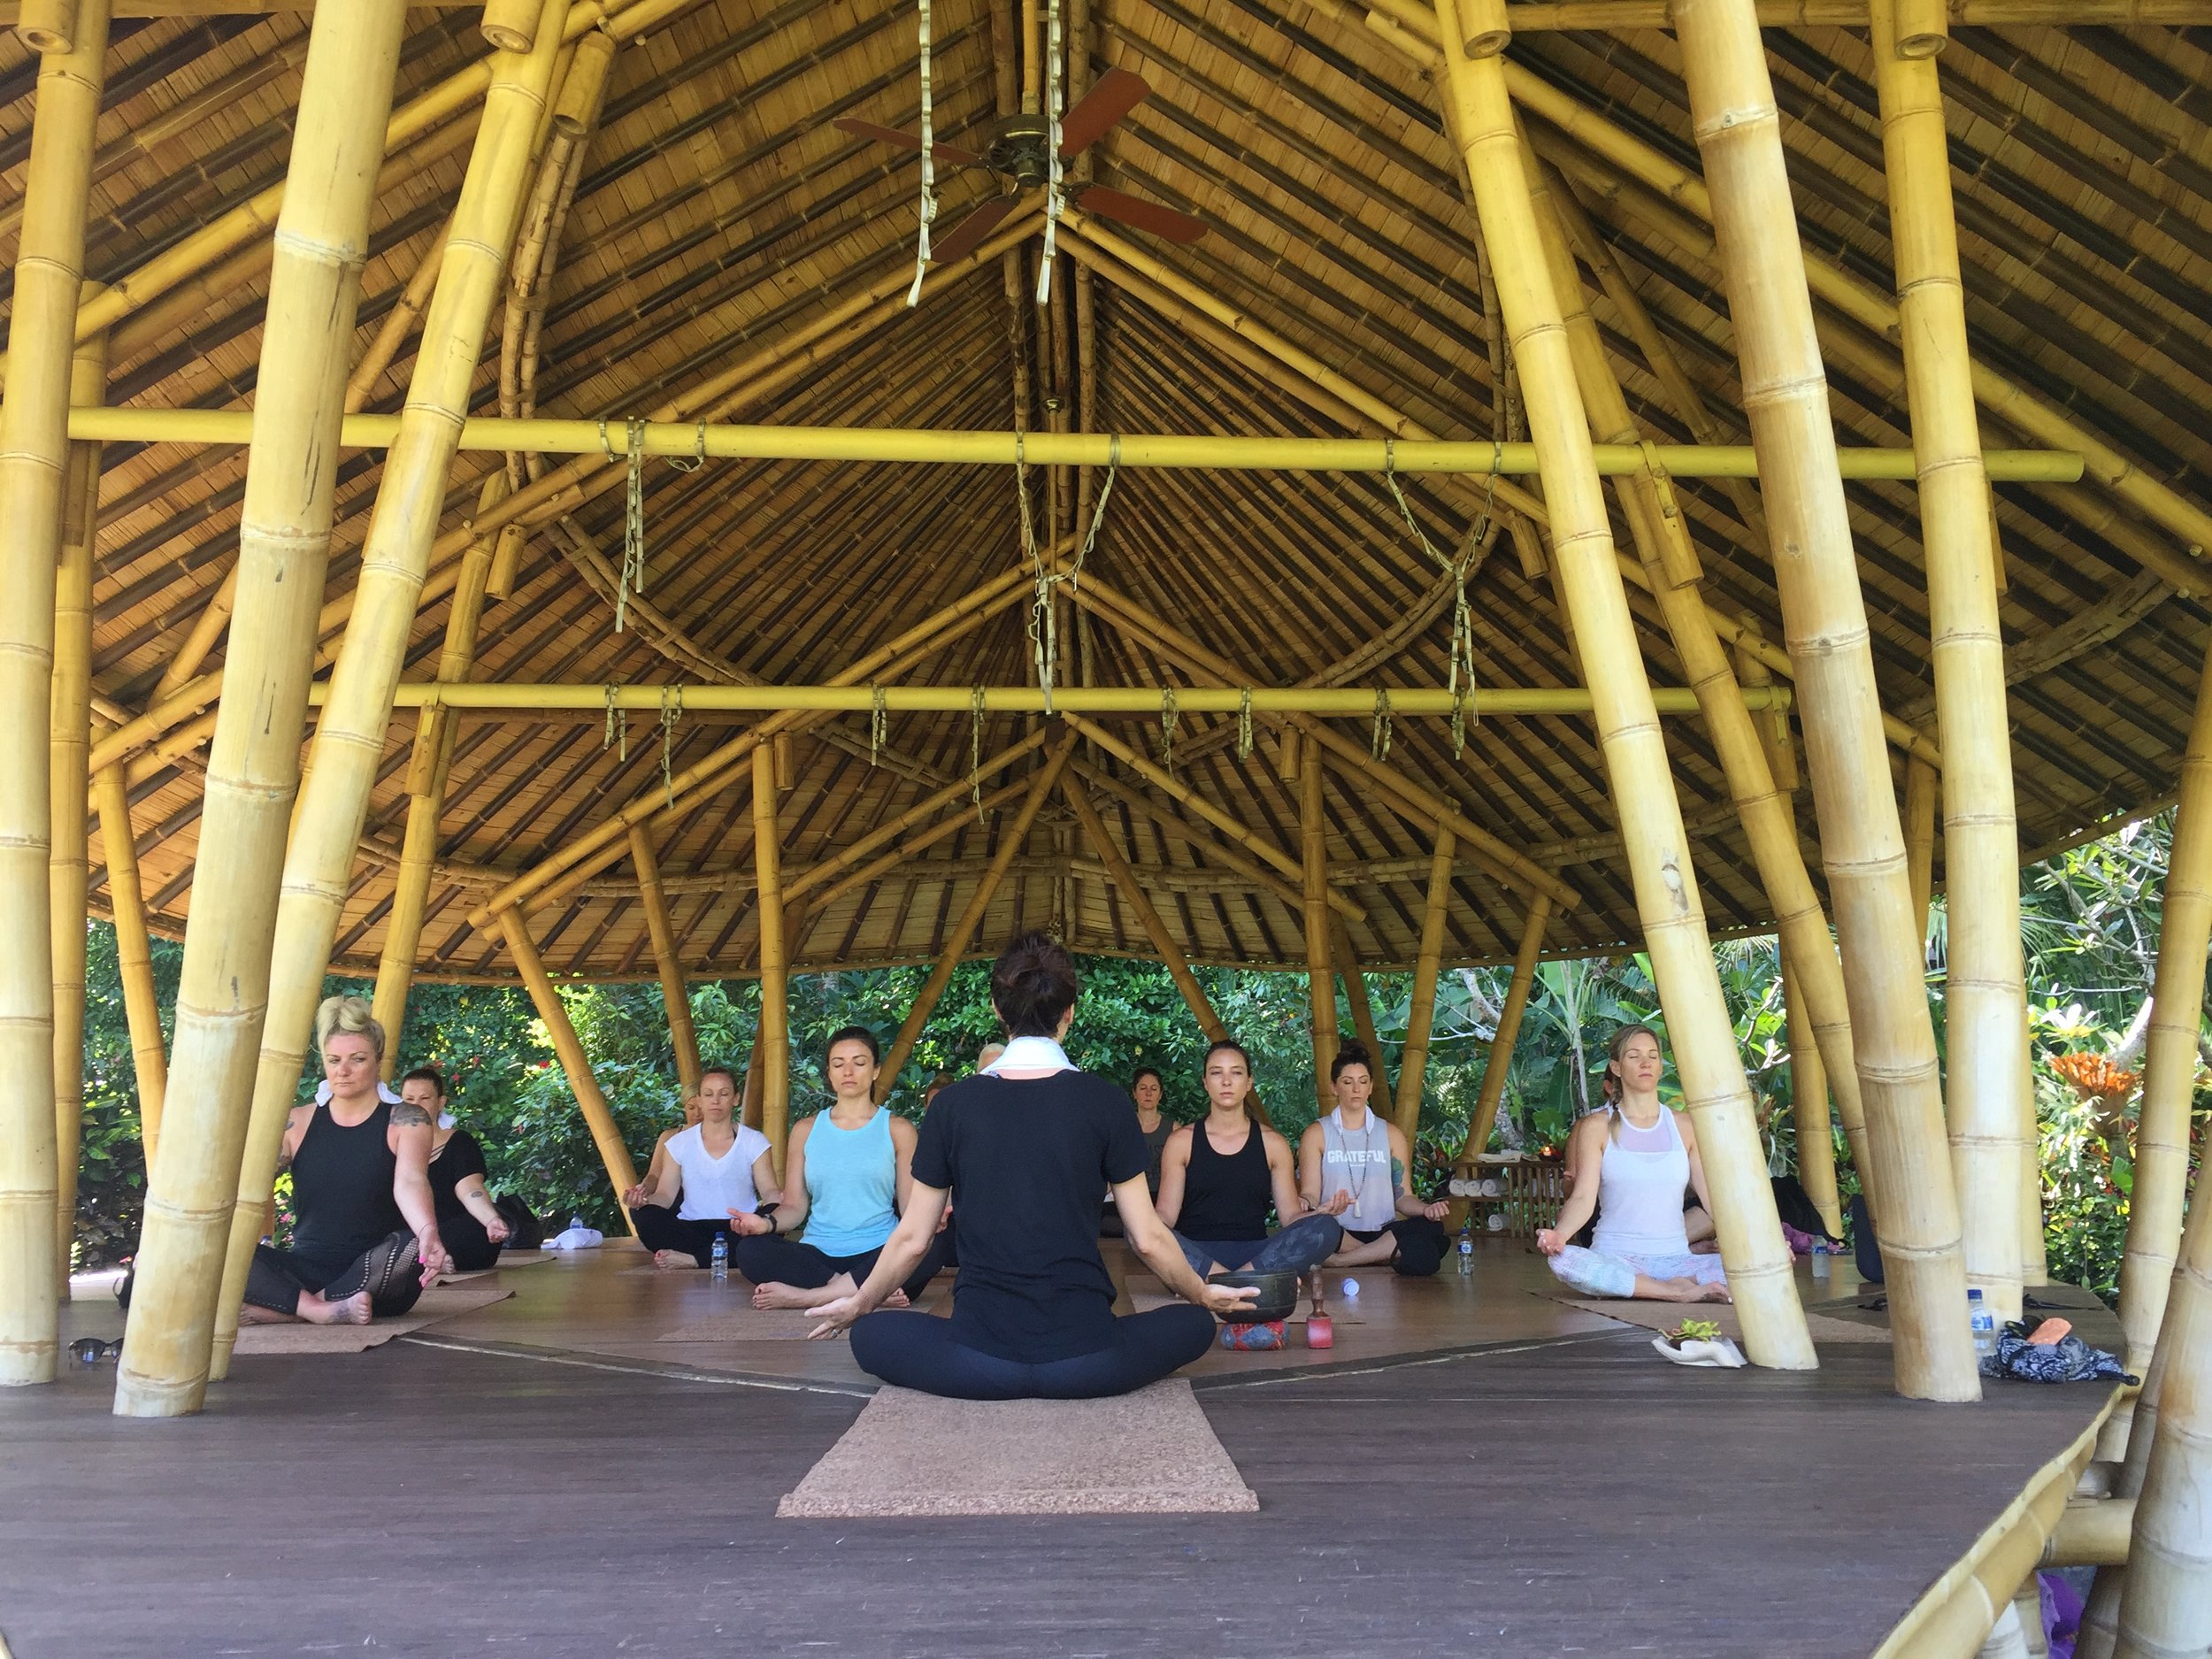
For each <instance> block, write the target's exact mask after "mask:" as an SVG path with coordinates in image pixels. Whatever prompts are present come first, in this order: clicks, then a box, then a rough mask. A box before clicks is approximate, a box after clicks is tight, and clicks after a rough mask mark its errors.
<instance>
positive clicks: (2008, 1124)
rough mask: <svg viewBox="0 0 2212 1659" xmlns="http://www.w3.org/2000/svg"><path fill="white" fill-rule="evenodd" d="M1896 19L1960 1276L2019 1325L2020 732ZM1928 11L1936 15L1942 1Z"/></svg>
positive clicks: (1949, 264)
mask: <svg viewBox="0 0 2212 1659" xmlns="http://www.w3.org/2000/svg"><path fill="white" fill-rule="evenodd" d="M1904 4H1911V0H1904ZM1921 9H1922V10H1928V9H1930V8H1926V7H1923V8H1921ZM1901 10H1902V7H1901V4H1900V0H1873V4H1872V6H1871V8H1870V12H1869V17H1870V21H1871V23H1872V25H1873V47H1874V70H1875V86H1876V88H1877V89H1878V93H1879V96H1880V99H1881V115H1882V155H1883V160H1884V163H1885V165H1886V170H1887V173H1888V176H1889V199H1890V239H1891V243H1892V246H1893V250H1894V257H1895V260H1896V265H1897V311H1898V315H1899V317H1900V318H1901V319H1902V320H1903V325H1904V326H1903V327H1902V328H1901V330H1900V334H1901V342H1902V346H1903V350H1904V356H1905V395H1906V401H1907V403H1908V406H1909V409H1910V411H1911V416H1912V442H1913V458H1914V465H1915V470H1916V473H1917V475H1918V478H1919V484H1920V488H1919V499H1920V543H1921V549H1922V553H1923V558H1924V564H1925V565H1926V567H1927V572H1928V617H1929V626H1930V632H1931V634H1932V647H1933V649H1932V659H1933V664H1934V669H1935V687H1936V721H1937V732H1938V735H1939V740H1940V741H1941V742H1942V745H1943V756H1944V767H1943V835H1944V845H1945V847H1946V849H1947V852H1948V854H1949V857H1950V864H1949V870H1950V879H1949V880H1948V881H1947V882H1946V883H1945V893H1946V895H1947V900H1948V903H1947V908H1946V916H1947V920H1948V927H1947V934H1946V938H1947V948H1946V949H1945V953H1944V955H1945V961H1946V964H1947V972H1946V974H1945V987H1946V988H1945V992H1944V998H1945V1002H1944V1006H1945V1018H1944V1029H1945V1033H1946V1041H1945V1058H1946V1061H1947V1066H1946V1071H1947V1079H1946V1091H1945V1092H1946V1094H1947V1097H1948V1102H1949V1107H1950V1123H1951V1164H1952V1171H1953V1175H1954V1177H1955V1180H1956V1182H1957V1186H1958V1202H1959V1223H1960V1227H1961V1230H1962V1233H1963V1235H1964V1240H1965V1246H1966V1279H1967V1282H1968V1283H1969V1284H1970V1285H1975V1286H1980V1288H1981V1293H1982V1295H1983V1297H1984V1298H1985V1300H1986V1301H1988V1302H1990V1303H1991V1304H1992V1305H1993V1308H1994V1309H1995V1310H1996V1316H1997V1318H1998V1319H1999V1321H2000V1322H2002V1321H2004V1320H2007V1319H2016V1318H2018V1317H2020V1288H2021V1286H2020V1237H2021V1233H2020V1192H2021V1189H2020V1160H2021V1158H2022V1156H2024V1148H2023V1147H2022V1145H2021V1134H2020V1131H2021V1121H2022V1120H2021V1110H2020V1077H2021V1069H2020V1045H2021V1044H2022V1043H2023V1042H2024V1041H2025V1040H2026V1035H2027V1033H2026V1028H2025V1026H2024V1025H2023V1023H2022V1022H2023V1018H2024V1010H2025V1009H2026V1006H2027V1003H2026V995H2027V993H2026V987H2025V984H2024V980H2023V977H2022V973H2023V970H2022V964H2021V959H2020V834H2019V828H2018V826H2017V824H2016V821H2015V818H2014V811H2013V796H2012V728H2011V723H2010V720H2009V718H2008V713H2007V710H2006V706H2005V651H2004V636H2003V634H2001V632H2000V629H1999V626H1998V618H1997V562H1996V557H1995V549H1994V547H1993V543H1992V540H1991V526H1992V525H1993V523H1994V522H1995V519H1994V512H1995V508H1994V505H1993V503H1992V502H1991V500H1990V495H1989V480H1988V479H1987V477H1986V476H1985V473H1984V472H1983V469H1982V447H1981V426H1980V422H1979V419H1978V415H1977V413H1976V411H1975V407H1974V384H1973V380H1972V378H1971V363H1970V351H1969V347H1968V344H1967V338H1966V297H1965V289H1964V288H1963V286H1962V283H1961V280H1960V277H1959V250H1958V227H1957V226H1956V224H1955V222H1954V220H1953V219H1952V208H1951V157H1950V150H1949V139H1948V137H1947V134H1946V133H1945V130H1944V123H1943V88H1942V82H1941V80H1940V77H1939V73H1938V72H1937V69H1936V62H1935V58H1933V57H1932V56H1931V55H1929V53H1928V52H1927V51H1926V50H1921V51H1918V52H1916V53H1915V54H1914V55H1911V56H1908V55H1906V54H1907V52H1908V51H1909V50H1911V42H1904V43H1902V44H1901V27H1900V15H1901ZM1933 10H1934V12H1935V14H1936V15H1937V17H1938V18H1940V16H1941V8H1940V6H1937V7H1935V8H1933ZM1920 43H1921V44H1922V45H1924V42H1920Z"/></svg>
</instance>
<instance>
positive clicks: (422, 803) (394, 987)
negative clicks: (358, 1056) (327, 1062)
mask: <svg viewBox="0 0 2212 1659" xmlns="http://www.w3.org/2000/svg"><path fill="white" fill-rule="evenodd" d="M492 476H493V478H495V479H496V478H499V477H501V474H499V473H494V474H493V475H492ZM490 490H491V485H490V482H489V481H487V483H486V485H485V489H484V492H483V496H480V501H482V500H483V499H484V497H486V496H490ZM491 499H494V500H495V499H496V497H491ZM495 545H496V538H495V537H492V536H479V537H477V538H476V539H475V540H474V541H471V542H470V543H469V548H468V551H467V552H466V553H465V554H463V555H462V556H461V575H460V580H459V581H458V582H457V584H456V585H455V587H454V590H453V600H452V603H451V604H450V605H449V607H448V608H447V611H446V623H445V645H444V649H442V650H441V651H440V652H439V655H438V678H439V680H442V681H445V682H448V683H450V682H453V681H456V680H466V679H467V678H468V677H469V671H470V670H471V668H472V667H473V666H474V664H475V662H476V632H477V625H478V623H479V622H480V620H481V618H482V617H483V612H484V593H485V589H486V588H487V586H488V584H489V582H490V580H491V570H492V556H493V551H494V549H495ZM454 734H455V726H454V721H453V717H452V713H451V711H450V710H447V709H443V708H431V709H425V710H423V711H422V712H421V713H420V714H419V716H417V717H416V721H415V746H414V752H413V753H412V754H411V756H410V757H408V764H407V827H406V830H405V832H404V833H403V835H402V836H401V838H400V851H399V869H398V872H396V875H395V877H394V879H393V882H392V908H391V912H390V914H389V915H388V916H387V917H386V918H385V921H384V949H383V951H382V953H381V954H380V956H378V958H377V964H376V994H375V1008H376V1018H377V1019H378V1020H379V1022H380V1023H381V1024H382V1025H383V1027H384V1029H385V1031H386V1033H388V1036H389V1038H390V1041H388V1042H387V1043H386V1045H385V1049H384V1075H385V1078H386V1079H390V1078H391V1076H392V1073H393V1071H394V1070H395V1069H396V1067H397V1065H398V1064H399V1056H400V1052H401V1043H400V1033H401V1031H402V1029H403V1027H404V1025H406V1022H407V994H408V991H409V989H410V988H411V987H412V985H413V983H414V977H415V953H416V951H417V949H418V948H419V946H420V945H421V943H422V923H423V913H424V911H425V910H426V909H427V908H428V905H429V902H430V878H431V872H432V870H433V868H434V865H435V864H436V862H437V857H438V820H439V818H441V817H442V816H443V815H444V812H445V785H446V774H447V772H448V770H449V768H450V767H451V765H452V764H453V740H454Z"/></svg>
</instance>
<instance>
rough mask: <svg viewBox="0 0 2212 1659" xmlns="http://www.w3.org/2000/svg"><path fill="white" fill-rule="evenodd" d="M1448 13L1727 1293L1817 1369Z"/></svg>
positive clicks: (1623, 628) (1637, 666)
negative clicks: (1716, 1231) (1694, 1130)
mask: <svg viewBox="0 0 2212 1659" xmlns="http://www.w3.org/2000/svg"><path fill="white" fill-rule="evenodd" d="M1437 17H1438V21H1439V25H1440V28H1441V31H1442V35H1443V52H1444V67H1445V73H1446V81H1447V84H1448V88H1449V93H1450V96H1451V99H1452V104H1453V108H1454V111H1455V115H1456V118H1457V126H1458V141H1459V142H1460V143H1461V144H1463V146H1464V159H1465V163H1466V166H1467V171H1468V175H1469V178H1470V180H1471V183H1472V184H1473V187H1474V195H1475V202H1476V211H1477V214H1478V217H1479V219H1480V222H1481V226H1482V232H1483V235H1484V237H1485V239H1486V245H1487V247H1488V248H1489V250H1490V255H1491V261H1492V265H1493V267H1494V271H1495V273H1496V276H1497V287H1498V296H1499V302H1500V305H1501V308H1502V311H1503V313H1504V318H1505V325H1506V329H1507V333H1508V334H1509V336H1510V337H1511V339H1512V342H1513V347H1514V352H1515V355H1516V357H1517V360H1518V362H1519V364H1520V365H1521V372H1522V390H1523V393H1524V395H1525V397H1526V400H1527V410H1528V417H1529V429H1530V434H1531V436H1532V438H1533V439H1534V440H1535V442H1536V447H1537V453H1538V457H1539V459H1540V472H1541V476H1542V479H1543V484H1544V504H1545V506H1546V508H1547V509H1548V511H1549V513H1550V516H1551V529H1552V553H1553V563H1554V565H1555V575H1556V578H1557V580H1558V581H1559V585H1560V588H1561V590H1562V592H1563V594H1564V595H1565V597H1566V601H1567V605H1568V609H1569V612H1570V614H1571V617H1572V618H1573V622H1574V638H1575V644H1576V647H1577V649H1578V653H1579V655H1580V657H1581V663H1582V673H1583V679H1584V680H1585V681H1586V684H1587V685H1588V686H1589V687H1590V692H1591V695H1592V696H1593V698H1594V700H1595V705H1596V707H1595V712H1596V717H1597V727H1598V733H1599V740H1600V743H1601V747H1602V748H1603V749H1604V752H1605V757H1606V769H1607V772H1608V773H1609V776H1610V778H1611V781H1612V786H1613V796H1614V800H1615V802H1616V803H1617V813H1618V817H1619V819H1620V826H1621V832H1622V840H1623V842H1624V847H1625V849H1626V851H1627V856H1628V863H1629V868H1630V873H1631V875H1632V879H1633V882H1634V887H1635V892H1636V899H1637V910H1638V911H1639V913H1640V917H1641V918H1642V922H1643V928H1644V940H1645V946H1646V949H1647V951H1648V952H1649V955H1650V958H1651V964H1652V971H1653V978H1654V979H1655V980H1656V981H1657V983H1658V987H1659V994H1660V1001H1661V1003H1662V1005H1663V1007H1664V1008H1665V1010H1666V1013H1667V1029H1668V1033H1669V1035H1670V1037H1671V1039H1672V1042H1673V1047H1674V1059H1675V1069H1676V1072H1677V1075H1678V1077H1679V1078H1680V1079H1681V1084H1682V1092H1683V1094H1684V1097H1685V1099H1686V1102H1688V1104H1689V1108H1690V1110H1691V1112H1692V1113H1693V1115H1694V1119H1695V1121H1696V1124H1697V1129H1698V1145H1699V1150H1700V1153H1701V1156H1702V1159H1703V1163H1704V1166H1705V1173H1706V1179H1707V1182H1708V1184H1709V1187H1710V1188H1711V1190H1712V1193H1713V1201H1714V1220H1715V1222H1716V1224H1717V1226H1718V1229H1719V1235H1720V1248H1721V1257H1722V1260H1723V1261H1724V1263H1726V1265H1727V1270H1728V1282H1729V1289H1730V1291H1731V1294H1732V1295H1733V1297H1734V1299H1735V1303H1736V1307H1737V1310H1738V1312H1739V1314H1740V1317H1741V1318H1742V1320H1743V1329H1744V1343H1745V1348H1746V1350H1747V1353H1748V1355H1749V1356H1750V1357H1751V1359H1752V1360H1753V1361H1754V1362H1755V1363H1758V1364H1762V1365H1768V1366H1775V1367H1780V1368H1785V1369H1791V1370H1803V1369H1809V1368H1810V1367H1811V1366H1813V1365H1814V1364H1816V1359H1815V1357H1814V1354H1813V1345H1812V1340H1811V1338H1810V1337H1809V1334H1808V1333H1807V1331H1806V1325H1805V1316H1804V1311H1803V1310H1802V1309H1801V1308H1800V1307H1799V1305H1798V1301H1797V1291H1796V1287H1795V1286H1794V1284H1793V1281H1792V1279H1791V1263H1790V1256H1789V1250H1788V1247H1787V1246H1786V1244H1785V1243H1784V1242H1783V1240H1782V1226H1781V1222H1780V1220H1779V1219H1778V1217H1777V1216H1776V1214H1775V1210H1774V1194H1773V1189H1772V1188H1771V1187H1770V1186H1769V1185H1768V1181H1767V1172H1766V1156H1765V1152H1764V1149H1763V1147H1762V1146H1761V1144H1760V1140H1759V1131H1758V1125H1757V1124H1756V1122H1755V1120H1754V1118H1753V1116H1752V1107H1751V1089H1750V1085H1749V1083H1748V1082H1747V1080H1746V1079H1745V1077H1744V1071H1743V1062H1742V1060H1741V1058H1740V1056H1739V1055H1738V1054H1737V1051H1736V1046H1735V1033H1734V1030H1733V1028H1732V1025H1731V1024H1730V1021H1729V1018H1728V1010H1727V1007H1726V1004H1725V1003H1724V1001H1723V1000H1722V996H1721V988H1720V977H1719V975H1718V973H1717V972H1716V970H1715V968H1714V965H1713V953H1712V943H1711V941H1710V939H1709V937H1708V936H1707V933H1706V930H1705V918H1704V914H1703V911H1702V910H1701V906H1700V904H1699V902H1698V898H1697V889H1696V878H1695V876H1694V872H1692V869H1691V865H1690V855H1689V847H1688V841H1687V837H1686V835H1685V834H1684V833H1683V829H1682V812H1681V808H1680V806H1679V804H1678V803H1677V801H1676V799H1675V794H1674V780H1673V778H1672V775H1671V772H1670V771H1669V768H1668V763H1667V756H1666V749H1665V746H1664V744H1663V741H1662V740H1661V737H1660V733H1659V716H1658V710H1657V709H1656V708H1655V705H1654V703H1653V702H1652V695H1651V687H1650V684H1649V682H1648V681H1647V680H1646V679H1645V677H1644V673H1643V659H1642V653H1641V652H1640V649H1638V646H1637V643H1636V633H1635V625H1634V623H1633V621H1632V619H1631V617H1630V614H1629V609H1628V597H1627V595H1626V593H1625V591H1624V589H1623V588H1622V585H1621V576H1620V570H1619V566H1618V565H1617V560H1616V556H1615V553H1614V549H1613V536H1612V531H1611V529H1610V527H1609V524H1608V522H1607V518H1606V511H1605V500H1604V496H1603V494H1602V492H1601V488H1600V485H1599V481H1598V474H1597V467H1596V463H1595V457H1594V455H1593V453H1592V449H1591V440H1590V428H1589V422H1588V419H1587V417H1586V414H1585V411H1584V410H1583V406H1582V400H1581V398H1580V397H1579V396H1578V395H1577V393H1576V390H1575V372H1574V365H1573V363H1572V361H1571V355H1570V350H1569V347H1568V343H1567V340H1566V336H1565V332H1564V327H1563V319H1562V317H1561V314H1560V310H1559V302H1558V300H1557V298H1556V296H1555V295H1554V293H1553V290H1552V283H1551V279H1550V273H1549V272H1548V270H1547V268H1546V265H1545V259H1544V251H1543V244H1542V241H1541V238H1540V232H1539V229H1538V227H1537V223H1536V214H1535V209H1534V204H1533V203H1532V199H1531V196H1530V192H1529V180H1528V176H1527V173H1525V170H1524V168H1523V165H1522V158H1521V144H1520V139H1519V137H1518V135H1517V133H1516V132H1515V130H1514V125H1513V111H1512V106H1511V105H1510V104H1509V102H1508V100H1507V96H1506V85H1505V75H1504V70H1503V65H1502V61H1501V60H1500V59H1499V58H1469V57H1467V56H1466V54H1465V51H1464V50H1463V44H1462V42H1463V35H1461V33H1460V29H1459V26H1458V23H1457V20H1456V18H1455V4H1454V0H1440V4H1439V5H1438V7H1437Z"/></svg>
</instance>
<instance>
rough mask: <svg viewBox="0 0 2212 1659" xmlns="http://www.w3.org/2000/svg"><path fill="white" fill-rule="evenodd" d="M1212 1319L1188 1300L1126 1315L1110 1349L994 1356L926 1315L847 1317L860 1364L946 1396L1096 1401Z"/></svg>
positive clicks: (1172, 1352)
mask: <svg viewBox="0 0 2212 1659" xmlns="http://www.w3.org/2000/svg"><path fill="white" fill-rule="evenodd" d="M1213 1340H1214V1318H1213V1315H1211V1314H1210V1313H1208V1312H1207V1311H1206V1310H1204V1309H1203V1308H1194V1307H1192V1306H1191V1305H1190V1304H1189V1303H1188V1302H1178V1303H1176V1304H1175V1305H1174V1306H1172V1307H1167V1308H1155V1309H1153V1310H1150V1311H1149V1312H1147V1313H1131V1314H1125V1315H1123V1316H1122V1317H1119V1318H1118V1319H1116V1320H1115V1321H1114V1340H1113V1344H1112V1346H1111V1347H1109V1348H1101V1349H1099V1350H1098V1352H1096V1353H1094V1354H1079V1355H1078V1356H1075V1357H1074V1358H1073V1359H1049V1360H1039V1361H1035V1362H1029V1361H1024V1360H1013V1359H1001V1358H1000V1357H999V1356H997V1355H995V1354H986V1353H984V1352H983V1351H982V1350H981V1349H980V1348H971V1347H969V1346H968V1345H967V1344H966V1343H964V1342H963V1341H962V1340H960V1338H959V1336H958V1335H957V1334H956V1333H955V1331H954V1330H953V1325H952V1321H951V1320H949V1319H941V1318H939V1317H937V1316H936V1315H935V1314H933V1313H910V1312H894V1313H871V1314H867V1315H864V1316H863V1317H861V1318H858V1319H856V1320H855V1321H854V1322H853V1331H852V1341H853V1358H854V1359H856V1360H857V1361H858V1362H859V1363H860V1368H861V1370H863V1371H866V1372H868V1373H869V1375H871V1376H872V1377H879V1378H881V1379H883V1380H884V1381H885V1382H887V1383H895V1384H897V1385H898V1386H900V1387H902V1388H916V1389H919V1390H920V1391H921V1392H922V1393H924V1394H942V1395H944V1396H945V1397H946V1398H947V1399H950V1400H1096V1399H1101V1398H1103V1397H1104V1396H1106V1395H1109V1394H1131V1393H1133V1392H1134V1391H1135V1390H1137V1389H1139V1388H1141V1387H1143V1386H1145V1385H1146V1384H1147V1383H1156V1382H1157V1381H1159V1380H1160V1379H1161V1378H1163V1377H1165V1376H1168V1375H1170V1374H1171V1373H1172V1372H1174V1371H1179V1370H1181V1369H1182V1368H1183V1367H1184V1366H1186V1365H1187V1364H1189V1363H1191V1362H1192V1361H1193V1360H1194V1359H1196V1358H1197V1357H1198V1356H1200V1355H1201V1354H1203V1353H1204V1352H1205V1351H1206V1350H1207V1349H1208V1348H1210V1347H1211V1346H1212V1345H1213Z"/></svg>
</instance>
